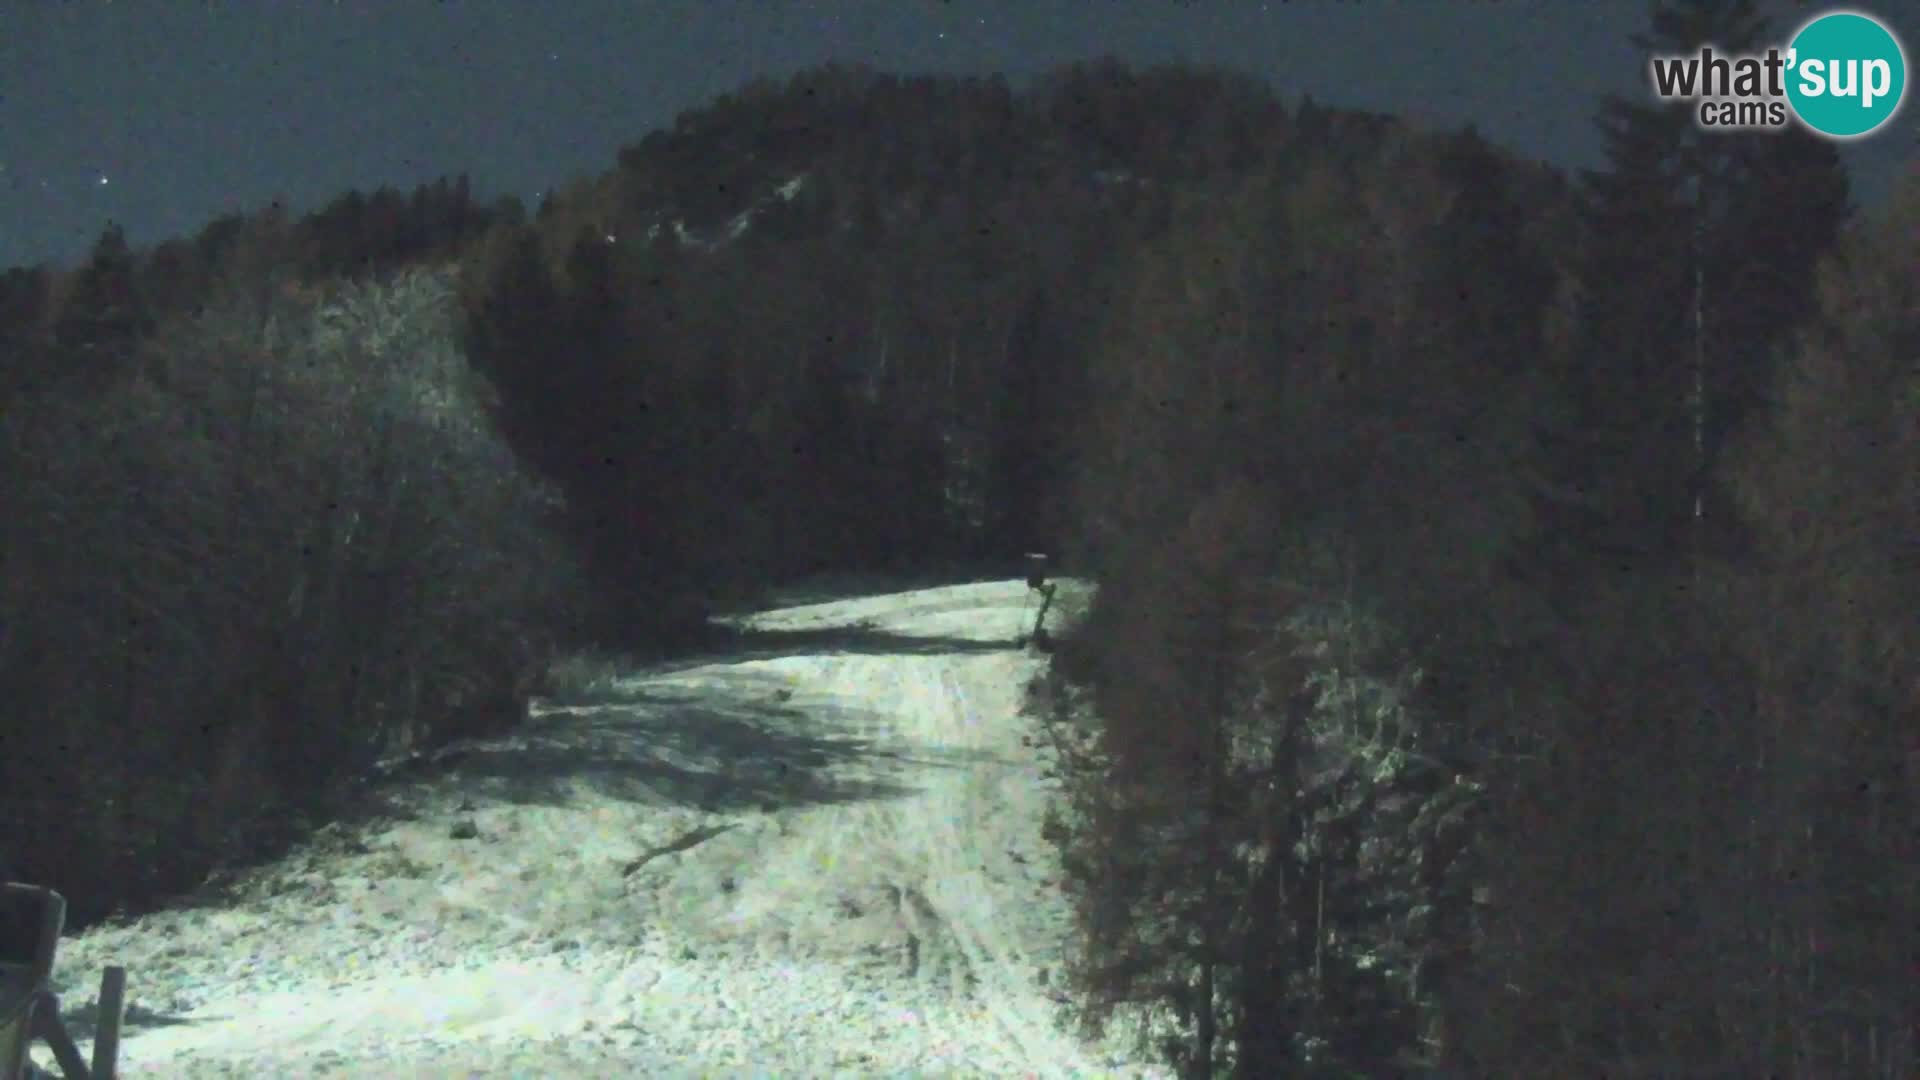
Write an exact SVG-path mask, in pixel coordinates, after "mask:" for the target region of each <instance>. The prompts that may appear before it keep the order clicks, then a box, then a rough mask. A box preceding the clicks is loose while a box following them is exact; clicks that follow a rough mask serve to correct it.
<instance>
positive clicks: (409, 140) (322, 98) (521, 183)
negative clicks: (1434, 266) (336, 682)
mask: <svg viewBox="0 0 1920 1080" xmlns="http://www.w3.org/2000/svg"><path fill="white" fill-rule="evenodd" d="M1768 6H1769V7H1770V8H1771V9H1774V10H1778V11H1780V12H1783V13H1784V16H1783V19H1782V20H1781V21H1780V22H1778V23H1777V25H1776V31H1777V32H1778V33H1780V34H1782V35H1784V34H1785V33H1787V32H1789V31H1790V30H1791V29H1793V28H1794V26H1796V25H1797V24H1798V22H1799V21H1800V20H1801V19H1802V18H1804V17H1805V16H1806V15H1807V14H1811V13H1814V12H1818V11H1821V10H1825V9H1826V8H1827V7H1828V6H1829V5H1824V4H1813V5H1809V6H1807V7H1806V8H1804V9H1801V8H1797V7H1796V6H1795V5H1794V4H1793V3H1791V2H1790V0H1769V4H1768ZM1851 6H1852V7H1853V9H1855V10H1861V11H1865V12H1868V13H1870V14H1874V15H1879V16H1882V17H1884V18H1886V19H1887V21H1888V22H1889V23H1890V24H1891V25H1892V26H1893V27H1894V29H1895V31H1896V33H1898V34H1900V35H1901V37H1902V40H1903V41H1905V42H1907V43H1908V47H1909V51H1910V52H1914V51H1920V50H1917V48H1916V45H1915V43H1916V42H1920V11H1916V0H1881V2H1878V3H1871V2H1870V3H1864V4H1856V5H1851ZM1645 14H1646V6H1645V4H1644V2H1643V0H1459V2H1448V0H1364V2H1336V0H1317V2H1316V0H1298V2H1295V3H1290V4H1289V3H1266V4H1263V3H1258V2H1255V0H1190V2H1187V3H1177V2H1175V0H1133V2H1119V0H1000V2H988V0H979V2H971V0H952V2H948V3H941V2H935V0H866V2H853V0H845V2H818V3H803V2H799V0H792V2H782V0H675V2H664V0H662V2H652V0H491V2H483V0H465V2H461V0H450V2H442V3H433V2H428V0H339V2H328V0H273V2H269V0H232V2H224V3H210V2H206V0H191V2H190V0H121V2H119V3H108V2H106V0H72V2H66V3H59V2H55V0H7V2H6V3H5V4H4V7H0V266H5V265H14V264H18V263H22V262H35V261H40V260H55V261H59V262H68V261H71V260H73V259H76V258H78V257H79V256H80V255H81V254H82V253H84V251H85V250H86V248H87V246H88V245H89V244H90V243H91V242H92V240H93V238H94V237H95V236H96V235H97V234H98V233H99V231H100V228H101V226H102V225H103V224H105V222H106V221H107V220H108V219H113V220H117V221H120V222H121V223H122V224H124V225H125V226H126V227H127V229H128V232H129V234H130V236H131V238H132V239H133V241H134V242H135V243H136V244H142V245H144V244H148V243H152V242H154V241H157V240H160V239H164V238H166V237H169V236H176V235H182V234H186V233H191V232H193V231H196V230H197V229H198V228H199V227H200V226H201V225H203V224H205V223H206V222H207V221H208V220H209V219H210V218H212V217H214V216H215V215H217V214H220V213H223V212H226V211H228V210H236V209H253V208H257V207H259V206H261V205H263V204H264V203H266V202H267V201H268V200H270V199H273V198H275V197H276V196H278V197H284V198H286V199H287V200H288V201H289V202H290V204H291V206H292V208H293V209H294V210H295V211H296V212H297V211H304V210H308V209H312V208H314V207H315V206H317V205H318V204H319V203H321V202H323V201H324V200H326V199H328V198H331V197H332V196H334V195H336V194H338V193H340V192H342V191H344V190H346V189H347V188H350V187H359V188H362V189H369V190H370V189H372V188H374V187H378V186H379V185H381V184H394V185H400V186H411V185H413V184H415V183H419V182H421V181H425V180H430V179H432V178H433V177H435V176H439V175H442V174H451V173H458V172H463V171H464V172H467V173H469V174H470V175H471V177H472V179H473V182H474V185H475V188H476V191H477V192H478V193H479V194H482V195H486V196H491V195H493V194H496V193H500V192H508V191H511V192H516V193H518V194H519V195H520V196H521V197H522V198H523V199H527V200H529V201H531V198H532V197H533V196H534V195H535V193H537V192H538V191H540V190H541V189H543V188H546V187H548V186H550V185H554V184H556V183H559V182H562V181H564V180H566V179H567V178H569V177H571V176H574V175H579V174H583V173H593V172H599V171H601V170H603V169H605V168H607V167H609V166H611V165H612V163H613V161H614V155H615V152H616V151H617V150H618V148H619V147H620V146H622V145H624V144H627V143H630V142H635V141H637V140H639V138H640V137H641V136H643V135H644V134H646V133H647V132H648V131H649V130H651V129H653V128H656V127H659V126H661V125H663V124H667V123H670V122H671V121H672V119H673V117H674V115H675V114H676V113H677V112H679V111H680V110H682V109H685V108H688V107H690V106H694V105H698V104H700V103H702V102H704V101H707V100H709V99H711V98H713V97H714V96H716V95H718V94H720V93H723V92H725V91H727V90H729V89H732V88H734V87H737V86H739V85H740V84H741V83H743V82H745V81H746V80H747V79H749V78H751V77H752V76H754V75H758V74H771V75H776V76H778V75H784V74H787V73H790V72H792V71H794V70H795V69H798V68H802V67H807V66H811V65H814V64H817V63H821V62H823V61H826V60H830V59H838V60H845V61H861V62H865V63H868V64H871V65H873V66H875V67H879V68H883V69H887V70H893V71H899V72H906V73H910V72H928V71H930V72H951V73H960V72H989V71H1000V72H1004V73H1005V74H1007V75H1008V76H1010V77H1014V78H1018V77H1020V76H1023V75H1027V74H1031V73H1034V72H1037V71H1040V70H1044V69H1046V68H1048V67H1052V66H1054V65H1056V64H1059V63H1062V62H1066V61H1069V60H1074V59H1082V58H1086V57H1090V56H1093V55H1097V54H1100V53H1105V52H1111V53H1114V54H1116V55H1118V56H1120V57H1122V58H1124V59H1127V60H1133V61H1142V62H1151V61H1160V60H1175V59H1184V60H1190V61H1196V62H1202V63H1211V64H1220V65H1225V66H1229V67H1233V68H1238V69H1240V70H1243V71H1247V72H1250V73H1253V74H1256V75H1259V76H1262V77H1265V78H1267V79H1268V80H1269V81H1270V82H1271V83H1272V85H1273V86H1274V87H1275V88H1276V89H1277V90H1279V91H1280V92H1281V93H1282V94H1283V95H1285V96H1286V97H1287V98H1288V99H1289V100H1291V99H1293V98H1294V97H1296V96H1297V95H1298V94H1299V93H1301V92H1310V93H1312V94H1313V95H1314V96H1315V98H1317V99H1319V100H1321V101H1324V102H1327V103H1331V104H1340V105H1352V106H1359V107H1365V108H1372V109H1379V110H1383V111H1394V112H1409V111H1412V112H1417V113H1420V114H1423V115H1425V116H1427V117H1431V118H1437V119H1438V120H1441V121H1443V122H1446V123H1448V124H1452V123H1457V122H1464V121H1468V120H1472V121H1474V122H1476V123H1478V124H1479V126H1480V129H1481V131H1483V132H1484V133H1486V134H1487V135H1488V136H1489V137H1491V138H1493V139H1495V140H1497V141H1499V142H1501V143H1504V144H1506V145H1509V146H1512V147H1515V148H1517V149H1520V150H1522V151H1524V152H1526V153H1528V154H1530V155H1533V156H1537V157H1542V158H1546V159H1547V160H1551V161H1555V162H1557V163H1561V164H1566V165H1590V164H1595V163H1596V162H1597V151H1598V143H1597V140H1596V139H1595V137H1594V134H1593V127H1592V116H1593V112H1594V106H1595V104H1596V102H1597V101H1598V100H1599V98H1600V96H1601V94H1603V93H1606V92H1609V91H1613V92H1618V93H1623V94H1644V93H1645V92H1646V89H1645V87H1646V81H1645V80H1646V76H1645V64H1646V57H1645V56H1644V55H1642V54H1640V53H1638V52H1637V51H1636V50H1635V49H1634V48H1633V47H1632V45H1631V44H1630V43H1629V42H1628V41H1627V35H1628V34H1629V33H1631V32H1633V31H1635V30H1637V29H1639V28H1641V26H1642V24H1643V23H1644V20H1645ZM1916 117H1920V110H1915V109H1914V108H1912V107H1911V103H1910V104H1909V107H1907V108H1906V109H1904V110H1903V111H1902V113H1901V115H1900V117H1899V118H1898V120H1897V121H1896V122H1895V128H1896V129H1897V130H1886V131H1882V132H1879V133H1876V134H1875V135H1874V136H1872V137H1870V138H1868V139H1866V140H1863V141H1861V142H1858V143H1854V144H1850V145H1849V146H1848V147H1847V148H1846V149H1845V150H1843V154H1844V156H1845V158H1846V160H1847V161H1848V164H1849V166H1850V167H1851V168H1852V169H1853V170H1854V180H1855V186H1856V197H1857V198H1858V199H1859V201H1861V202H1862V203H1863V204H1871V203H1872V202H1873V201H1875V200H1877V199H1878V198H1880V197H1882V196H1883V194H1884V193H1885V191H1886V190H1887V189H1888V187H1889V185H1890V183H1891V180H1892V178H1893V177H1894V176H1896V175H1897V174H1898V173H1899V172H1900V171H1901V170H1902V169H1903V168H1905V163H1906V162H1907V161H1908V160H1909V158H1910V155H1911V151H1912V150H1913V148H1914V131H1915V130H1916V129H1915V127H1914V125H1915V123H1916Z"/></svg>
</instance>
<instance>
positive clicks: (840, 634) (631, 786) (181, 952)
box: [40, 582, 1165, 1077]
mask: <svg viewBox="0 0 1920 1080" xmlns="http://www.w3.org/2000/svg"><path fill="white" fill-rule="evenodd" d="M1059 608H1060V605H1056V610H1059ZM1033 610H1034V608H1033V601H1032V599H1031V596H1030V594H1029V593H1028V592H1027V590H1026V588H1025V585H1024V583H1023V582H992V583H984V584H973V585H963V586H953V587H947V588H938V589H925V590H918V591H912V592H905V593H896V594H891V595H880V596H871V597H866V598H863V599H856V600H848V601H835V602H829V603H822V604H810V605H806V606H800V607H791V608H785V609H781V610H777V611H772V612H766V613H762V614H759V615H755V616H750V617H746V618H743V619H740V620H736V621H738V622H740V623H742V624H744V625H746V626H748V627H752V628H758V629H763V630H769V631H804V632H805V633H804V634H798V635H793V634H789V635H786V636H785V637H782V636H780V635H778V634H776V635H774V636H772V637H770V638H769V639H768V640H769V647H768V649H766V650H764V651H762V652H760V653H755V654H754V655H752V656H750V657H724V658H714V659H712V660H710V661H708V662H702V663H698V664H693V665H686V666H678V667H662V668H659V669H656V670H651V671H646V672H639V673H635V674H633V675H631V676H630V677H626V678H623V679H620V680H617V681H615V682H614V683H613V684H611V685H610V686H608V687H607V688H605V692H604V693H600V694H596V695H594V697H595V702H594V703H591V704H589V703H579V704H573V705H566V706H562V705H558V704H547V705H544V706H543V707H541V708H540V709H538V710H536V717H535V719H534V720H533V721H532V722H531V723H530V724H529V725H528V726H527V727H525V728H524V729H522V730H520V731H518V732H515V733H513V734H511V735H509V736H506V737H503V738H500V739H495V740H488V741H483V742H474V743H470V744H466V745H463V746H461V747H459V748H457V753H450V754H447V755H445V756H444V758H443V761H442V764H441V765H440V766H439V771H437V772H436V773H434V774H433V775H429V776H424V777H415V778H413V779H409V780H406V781H399V780H394V781H390V782H387V783H385V784H383V785H382V786H381V787H380V788H379V789H378V790H377V791H376V792H373V793H370V795H369V808H368V810H367V812H366V813H365V814H364V815H361V817H362V818H364V820H360V819H358V818H357V819H356V820H354V821H350V822H345V823H342V824H339V825H336V826H332V827H329V828H328V829H327V830H324V831H323V832H322V834H321V835H319V836H317V837H316V838H315V839H314V840H313V841H312V842H311V843H309V844H307V845H306V846H304V847H303V848H302V849H300V850H299V851H296V852H294V853H292V854H290V855H289V856H287V857H286V858H284V859H282V860H280V861H279V862H276V863H274V864H272V865H270V866H266V867H261V868H257V869H255V870H251V871H248V872H246V873H245V874H243V875H240V876H239V877H237V878H236V879H234V880H232V881H228V882H221V883H219V884H218V885H217V886H210V888H209V890H208V891H207V893H206V894H205V895H204V896H200V897H197V898H195V899H194V900H193V901H192V902H183V903H182V904H181V905H179V906H177V907H175V908H172V909H169V910H167V911H163V912H159V913H156V914H154V915H151V916H148V917H146V918H143V919H140V920H137V921H133V922H131V923H127V924H123V925H113V926H106V927H98V928H95V929H94V930H92V931H90V932H89V933H87V934H85V935H82V936H79V937H76V938H74V939H71V940H69V941H66V942H63V943H62V948H61V953H60V957H59V965H58V968H57V970H56V973H55V983H56V986H57V987H58V988H59V989H61V991H62V995H63V998H64V999H65V1001H66V1003H67V1006H66V1007H65V1008H64V1009H63V1013H64V1014H65V1015H67V1016H68V1017H69V1020H70V1024H71V1025H72V1026H73V1027H75V1028H76V1029H77V1032H76V1033H77V1034H79V1035H81V1036H83V1038H82V1039H81V1042H82V1053H83V1054H84V1053H86V1052H87V1043H86V1039H85V1038H84V1036H86V1035H89V1034H90V1016H89V1009H90V1006H91V1002H89V1001H86V1000H85V999H86V998H87V996H88V995H89V994H90V993H91V991H92V989H93V987H94V985H95V984H96V983H97V980H98V977H99V970H100V968H101V967H102V966H103V965H105V964H109V963H119V964H124V965H126V966H127V968H128V970H129V975H128V1000H129V1015H128V1021H127V1025H126V1028H125V1031H124V1033H123V1037H122V1040H123V1041H122V1049H121V1072H122V1073H124V1074H125V1075H126V1076H129V1077H138V1076H159V1075H165V1076H179V1077H199V1076H208V1077H211V1076H241V1075H249V1076H258V1075H275V1076H323V1075H324V1076H336V1077H350V1076H396V1075H406V1076H422V1077H427V1076H513V1075H583V1074H591V1075H648V1076H693V1075H699V1076H774V1075H778V1076H829V1075H831V1076H899V1075H941V1076H1062V1077H1064V1076H1159V1075H1165V1073H1164V1072H1163V1071H1161V1070H1158V1069H1151V1068H1146V1067H1142V1066H1139V1065H1135V1064H1128V1063H1126V1062H1125V1061H1124V1060H1123V1058H1122V1056H1120V1055H1119V1054H1118V1053H1117V1052H1116V1051H1115V1050H1113V1049H1112V1048H1106V1047H1095V1046H1088V1045H1083V1044H1082V1043H1080V1042H1079V1041H1078V1040H1077V1039H1075V1038H1074V1037H1073V1036H1072V1035H1071V1034H1069V1033H1067V1031H1065V1030H1063V1029H1062V1028H1061V1027H1060V1026H1059V1025H1058V1024H1057V1023H1056V1016H1057V1005H1056V1002H1055V1000H1054V998H1053V997H1052V996H1051V995H1052V994H1053V991H1052V990H1050V989H1049V988H1048V987H1047V985H1045V984H1046V983H1047V981H1048V976H1047V973H1048V972H1049V971H1051V972H1057V971H1058V970H1059V965H1060V962H1061V956H1062V949H1063V947H1064V945H1065V940H1066V933H1067V920H1068V915H1067V908H1066V903H1065V900H1064V899H1063V898H1062V896H1061V895H1060V893H1059V890H1058V886H1057V880H1058V869H1057V861H1056V859H1055V858H1054V856H1053V854H1052V851H1051V849H1050V848H1049V847H1048V845H1047V844H1046V843H1045V842H1044V841H1043V840H1042V839H1041V837H1040V822H1041V820H1042V815H1043V813H1044V810H1045V807H1046V806H1047V804H1048V800H1049V799H1051V798H1052V797H1053V796H1054V788H1053V787H1052V785H1051V783H1050V782H1049V781H1048V780H1047V779H1046V778H1045V775H1044V762H1043V761H1042V760H1041V759H1040V757H1039V756H1037V755H1038V753H1039V752H1038V751H1036V750H1034V749H1031V748H1029V747H1027V746H1025V745H1024V744H1023V740H1022V736H1023V735H1024V734H1026V724H1027V723H1028V721H1027V720H1025V719H1024V718H1022V717H1021V716H1020V715H1019V713H1018V708H1017V707H1018V703H1019V701H1020V700H1021V695H1022V690H1023V687H1024V685H1025V683H1026V681H1027V679H1028V678H1029V677H1031V676H1032V675H1033V674H1034V673H1035V672H1036V671H1037V665H1038V664H1039V663H1040V659H1039V658H1038V657H1036V656H1034V655H1031V654H1029V653H1026V652H1024V651H1021V650H1019V649H1017V648H1015V647H1014V646H1013V644H1012V642H1013V639H1015V638H1016V637H1017V636H1018V635H1019V634H1021V633H1022V632H1024V631H1025V630H1026V629H1027V628H1028V623H1029V620H1031V618H1032V615H1033ZM795 641H799V642H802V643H803V644H799V645H795V644H793V643H794V642H795ZM783 643H784V644H785V645H786V646H787V647H786V648H784V649H783V648H782V645H783ZM1032 741H1035V742H1036V743H1043V742H1044V740H1032ZM466 824H470V825H471V826H472V828H471V829H466V828H456V826H461V825H466ZM463 836H464V837H467V838H466V839H461V838H460V837H463ZM76 1004H78V1005H79V1006H80V1008H78V1009H76V1008H74V1006H75V1005H76ZM40 1053H41V1055H42V1063H43V1064H45V1063H46V1061H45V1056H44V1048H40Z"/></svg>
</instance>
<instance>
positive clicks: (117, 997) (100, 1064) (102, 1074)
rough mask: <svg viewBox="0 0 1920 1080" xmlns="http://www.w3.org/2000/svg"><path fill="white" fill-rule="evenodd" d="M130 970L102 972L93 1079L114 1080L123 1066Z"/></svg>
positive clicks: (94, 1039)
mask: <svg viewBox="0 0 1920 1080" xmlns="http://www.w3.org/2000/svg"><path fill="white" fill-rule="evenodd" d="M126 999H127V969H126V968H123V967H121V966H119V965H118V964H115V965H111V966H109V967H108V968H107V969H106V970H105V971H103V972H101V973H100V1007H99V1009H98V1016H97V1018H96V1019H95V1021H94V1028H93V1080H113V1076H114V1073H115V1071H117V1070H118V1069H119V1065H120V1022H121V1020H122V1019H124V1017H125V1014H126Z"/></svg>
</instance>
